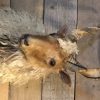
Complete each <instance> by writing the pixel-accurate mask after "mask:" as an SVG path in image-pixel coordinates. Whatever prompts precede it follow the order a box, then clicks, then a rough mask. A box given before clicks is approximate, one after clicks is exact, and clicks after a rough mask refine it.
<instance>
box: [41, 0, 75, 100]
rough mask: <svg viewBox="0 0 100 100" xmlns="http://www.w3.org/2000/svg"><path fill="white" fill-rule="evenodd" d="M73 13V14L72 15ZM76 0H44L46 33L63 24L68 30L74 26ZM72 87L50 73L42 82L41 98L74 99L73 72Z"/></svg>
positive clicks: (49, 99)
mask: <svg viewBox="0 0 100 100" xmlns="http://www.w3.org/2000/svg"><path fill="white" fill-rule="evenodd" d="M72 13H73V15H72ZM76 21H77V0H45V11H44V25H45V29H46V34H49V33H51V32H56V31H57V30H58V29H59V28H60V27H61V26H63V25H64V24H67V25H68V32H70V31H71V30H72V29H73V28H75V27H76ZM70 75H71V79H72V87H71V88H68V86H66V85H65V84H64V83H62V81H61V80H60V78H59V77H58V75H51V76H50V77H49V78H47V79H46V80H45V81H44V83H43V89H42V100H74V81H75V80H74V78H75V76H74V74H73V73H71V74H70Z"/></svg>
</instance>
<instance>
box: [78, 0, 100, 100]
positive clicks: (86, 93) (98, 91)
mask: <svg viewBox="0 0 100 100" xmlns="http://www.w3.org/2000/svg"><path fill="white" fill-rule="evenodd" d="M78 8H79V9H78V27H89V26H96V25H98V24H99V22H100V11H99V9H100V1H99V0H95V1H94V0H88V1H83V0H79V1H78ZM84 42H85V41H84ZM99 51H100V41H96V42H95V43H94V44H93V46H92V47H89V48H87V49H86V50H85V51H84V52H83V53H82V54H80V56H79V58H78V59H79V61H80V62H81V63H82V64H83V65H85V66H87V67H88V68H96V67H100V53H99ZM99 87H100V80H95V79H88V78H85V77H83V76H82V75H79V74H77V77H76V100H99V99H100V88H99Z"/></svg>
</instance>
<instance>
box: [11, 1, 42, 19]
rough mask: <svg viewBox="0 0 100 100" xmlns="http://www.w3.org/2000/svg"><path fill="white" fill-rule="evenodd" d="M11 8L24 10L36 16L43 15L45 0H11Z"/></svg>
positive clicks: (40, 16)
mask: <svg viewBox="0 0 100 100" xmlns="http://www.w3.org/2000/svg"><path fill="white" fill-rule="evenodd" d="M10 4H11V8H12V9H14V10H18V11H21V10H24V11H28V12H30V13H31V14H34V15H35V16H36V17H39V18H42V17H43V0H11V3H10Z"/></svg>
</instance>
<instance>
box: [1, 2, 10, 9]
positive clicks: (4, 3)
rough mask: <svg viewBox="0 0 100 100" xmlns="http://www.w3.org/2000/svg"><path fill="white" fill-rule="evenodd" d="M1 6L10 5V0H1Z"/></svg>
mask: <svg viewBox="0 0 100 100" xmlns="http://www.w3.org/2000/svg"><path fill="white" fill-rule="evenodd" d="M0 7H10V0H0Z"/></svg>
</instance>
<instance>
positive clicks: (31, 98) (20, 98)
mask: <svg viewBox="0 0 100 100" xmlns="http://www.w3.org/2000/svg"><path fill="white" fill-rule="evenodd" d="M11 8H12V9H14V10H16V11H22V10H24V11H27V12H29V13H31V14H33V15H34V16H36V17H37V20H39V21H40V23H42V22H43V18H42V17H43V0H11ZM39 21H38V23H39ZM38 23H37V22H36V23H34V24H36V25H37V24H38ZM41 31H42V30H41ZM9 100H41V80H37V81H36V80H32V81H31V82H29V83H28V84H27V85H25V86H21V87H17V88H16V87H15V86H12V85H11V86H10V98H9Z"/></svg>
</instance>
